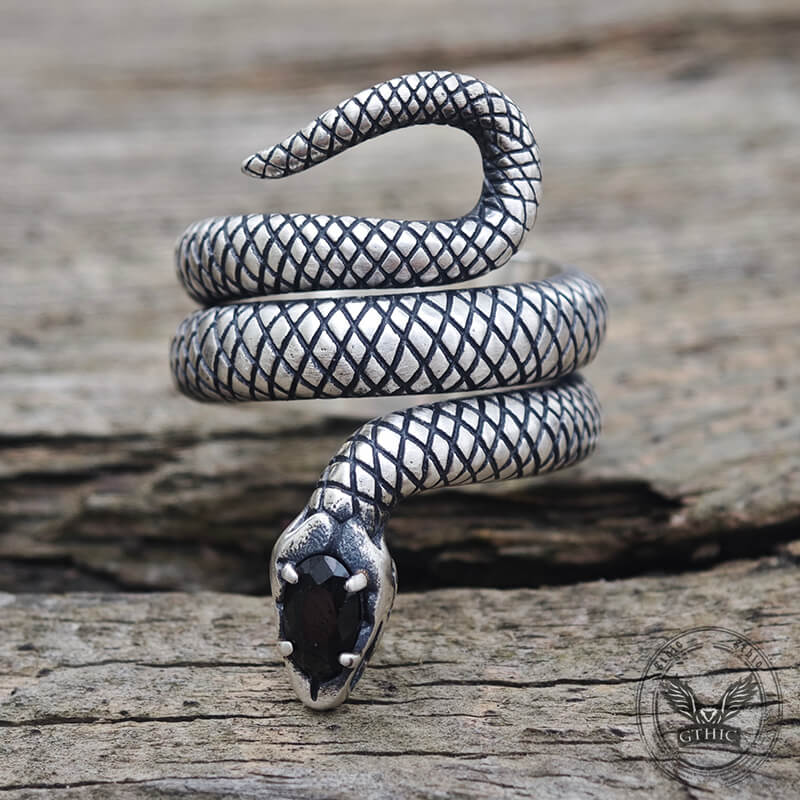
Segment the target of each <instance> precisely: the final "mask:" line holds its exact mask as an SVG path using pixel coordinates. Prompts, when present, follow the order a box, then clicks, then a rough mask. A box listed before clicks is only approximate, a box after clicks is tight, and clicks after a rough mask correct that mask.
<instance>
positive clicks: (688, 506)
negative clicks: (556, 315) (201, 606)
mask: <svg viewBox="0 0 800 800" xmlns="http://www.w3.org/2000/svg"><path fill="white" fill-rule="evenodd" d="M645 5H646V6H647V9H646V10H645V9H644V6H645ZM417 6H418V7H415V8H416V10H415V15H416V16H411V17H408V19H406V17H405V16H404V15H403V14H401V13H400V10H399V9H400V7H399V6H398V7H397V8H392V7H389V6H385V7H384V6H383V5H380V6H373V5H370V4H366V3H354V4H352V5H349V6H347V8H346V9H341V8H339V7H338V4H335V5H330V7H328V6H325V5H324V4H322V5H314V6H313V8H314V12H313V14H312V13H311V12H310V11H309V12H308V14H303V13H302V12H298V13H299V16H293V15H291V14H289V12H288V11H284V12H281V13H277V14H275V15H274V16H270V21H269V22H268V23H267V22H266V21H262V23H260V24H259V25H253V24H252V20H250V19H249V17H250V16H252V15H256V14H257V15H259V16H260V17H262V18H263V16H264V12H263V11H258V10H257V9H256V8H255V7H254V6H252V5H249V4H246V3H240V4H238V5H237V6H236V7H229V6H226V7H225V10H224V11H222V10H220V11H212V10H209V9H207V10H206V11H196V10H195V9H194V7H193V6H191V7H190V6H186V7H184V6H182V5H180V4H177V5H176V4H153V5H152V6H148V8H147V11H146V13H145V12H144V11H143V10H141V9H140V7H139V4H137V5H136V7H135V9H134V7H133V6H131V7H127V6H124V7H119V8H116V7H114V6H108V7H105V6H98V7H95V6H94V5H91V6H90V5H88V4H87V5H86V6H85V7H82V9H83V10H80V8H76V6H75V4H70V5H69V6H64V7H56V8H51V9H49V10H48V11H47V20H45V18H44V17H43V16H42V15H43V13H44V12H43V11H41V10H39V11H37V10H36V7H34V6H25V5H24V4H13V5H12V7H11V8H10V9H7V11H6V12H5V13H4V30H3V31H2V33H0V36H3V37H4V38H3V47H2V48H0V59H2V64H3V69H2V70H0V87H2V91H1V92H0V103H2V106H1V107H0V110H2V116H3V120H4V129H5V132H4V136H3V138H2V140H0V166H2V173H3V175H4V182H5V186H6V187H7V188H6V190H4V192H3V194H2V202H3V214H2V219H0V226H2V228H0V233H1V236H2V252H0V258H2V270H1V271H0V302H2V322H3V330H4V332H5V335H4V346H3V348H2V350H1V351H0V370H2V382H0V419H1V420H2V432H3V445H4V447H3V451H2V458H0V480H2V485H3V492H2V495H0V528H1V529H2V530H1V532H0V586H5V587H7V588H14V587H17V588H18V587H20V586H27V587H28V588H30V589H37V588H38V589H48V588H49V589H55V590H58V589H65V588H86V587H96V588H113V587H123V588H125V587H127V588H139V587H149V588H161V589H173V588H174V589H186V588H192V587H205V588H211V589H222V590H233V591H248V592H249V591H258V590H261V589H262V588H263V582H262V579H263V575H262V570H261V563H262V561H263V558H264V557H265V555H266V553H267V552H268V550H269V548H270V546H271V542H272V540H273V539H274V537H275V536H276V535H277V532H278V531H279V530H280V529H281V527H282V525H283V524H284V523H285V522H286V521H288V520H289V519H290V518H291V517H292V516H293V515H294V514H295V513H296V510H297V509H298V508H299V507H300V506H301V504H302V503H303V501H304V499H305V495H306V492H307V487H308V486H309V485H310V484H311V483H312V482H313V480H314V478H315V476H316V475H317V474H318V473H319V471H320V469H321V468H322V466H323V465H324V463H325V461H326V459H327V457H328V455H329V454H330V453H332V452H333V451H334V450H335V449H336V446H337V444H338V443H339V441H340V440H341V439H342V437H344V436H345V435H346V434H347V433H348V432H349V431H350V430H352V428H353V427H354V426H355V424H356V421H355V419H353V417H358V418H359V419H363V418H367V417H369V416H371V415H373V414H374V413H376V411H377V410H378V409H379V408H380V406H379V405H378V404H376V403H375V402H374V401H362V402H355V403H353V402H350V403H347V404H341V403H340V404H338V405H337V404H335V403H334V404H330V402H328V404H327V405H326V403H325V401H322V402H317V403H312V404H302V403H301V404H291V405H288V404H287V405H281V404H278V405H277V406H276V405H272V406H267V405H255V406H248V407H240V408H236V409H231V408H230V407H216V408H213V407H208V406H202V405H197V404H194V403H191V402H188V401H186V400H185V399H184V398H182V397H179V396H178V395H177V394H176V393H175V392H174V390H173V388H172V385H171V381H170V378H169V375H168V368H167V360H166V348H167V343H168V340H169V338H170V336H171V334H172V332H173V330H174V328H175V326H176V325H177V323H178V322H179V320H180V319H181V318H182V317H183V315H184V314H185V313H186V312H187V311H188V310H189V309H190V308H191V303H190V301H189V300H188V299H187V298H186V297H184V295H183V293H182V291H181V289H180V288H179V287H178V286H177V284H176V282H175V280H174V274H173V266H172V263H171V259H172V246H173V242H174V240H175V238H176V236H177V235H178V233H179V232H180V231H181V230H182V228H183V227H184V226H185V225H186V224H187V223H188V222H190V221H192V220H194V219H198V218H202V217H203V216H207V215H213V214H218V213H227V212H236V211H244V210H257V209H260V208H264V207H268V208H271V209H276V210H329V211H340V212H346V211H352V212H362V213H369V214H375V215H393V214H404V215H412V216H429V215H447V214H450V213H458V212H460V211H462V210H464V209H466V208H468V207H469V205H470V204H471V203H472V201H473V198H474V197H475V196H476V193H477V190H478V186H479V176H478V171H477V154H476V153H475V152H474V148H473V145H472V144H471V142H470V141H469V140H468V137H466V136H463V135H459V134H457V133H455V132H453V131H447V130H442V129H438V128H435V129H429V130H413V131H404V132H402V133H401V134H394V135H391V136H387V137H385V138H384V139H382V140H379V141H376V142H371V143H367V144H366V145H364V146H363V147H359V148H357V149H356V150H355V151H353V152H350V153H347V154H344V155H343V156H340V157H339V158H337V159H335V160H334V161H333V162H331V163H330V164H326V165H324V166H321V167H318V168H317V169H315V170H311V171H310V172H308V173H306V174H304V175H299V176H296V177H294V178H292V179H290V180H286V181H282V182H271V183H269V184H261V183H258V182H254V181H248V180H247V179H245V178H244V177H243V176H242V175H240V174H239V172H238V163H239V160H240V158H241V157H242V156H243V155H244V154H247V153H249V152H251V151H252V150H253V149H254V148H258V147H260V146H262V145H265V144H266V143H269V142H272V141H274V140H277V139H279V138H281V137H282V136H283V135H284V134H285V133H286V132H287V131H291V130H293V129H294V128H295V127H296V126H298V125H300V124H302V123H304V122H306V121H307V120H309V119H310V118H311V117H312V116H313V115H315V114H316V113H318V112H319V111H321V110H322V109H324V108H326V107H327V106H329V105H330V104H331V103H333V102H336V101H337V100H338V99H340V97H342V96H344V95H345V94H347V93H348V92H350V91H351V90H353V89H354V88H357V87H360V86H362V85H368V84H370V83H371V82H373V81H375V80H377V79H379V78H381V77H385V76H386V75H388V74H393V73H396V72H398V71H402V70H407V69H413V68H416V67H420V66H423V65H428V64H430V63H431V61H435V62H439V61H440V57H441V59H445V57H447V58H446V60H447V64H448V66H451V67H453V68H456V69H463V70H471V71H473V72H477V73H479V74H480V75H481V76H482V77H485V78H486V79H487V80H489V81H491V82H494V83H495V84H497V85H499V86H502V88H503V89H505V90H507V91H508V92H509V93H510V94H511V95H512V96H513V97H514V98H515V99H517V101H518V102H519V103H520V105H521V106H522V107H523V108H524V109H525V110H526V111H527V112H528V113H529V116H530V118H531V120H532V123H533V126H534V129H535V131H536V132H537V135H538V137H539V139H540V140H541V142H542V147H543V152H544V167H545V199H544V205H543V210H542V214H541V217H540V221H539V223H538V224H537V228H536V230H535V231H534V232H533V234H532V235H531V236H530V237H529V239H528V240H527V244H526V248H527V250H526V252H528V253H532V252H536V253H539V254H541V255H545V256H548V257H551V258H559V259H562V260H564V261H567V262H572V263H575V264H579V265H581V266H583V267H584V268H585V269H586V270H587V271H590V272H592V273H593V274H594V275H596V276H597V277H598V278H600V279H601V280H602V281H604V282H605V283H606V285H607V287H608V293H609V297H610V302H611V309H612V318H611V328H610V333H609V338H608V342H607V344H606V346H605V347H604V349H603V350H602V351H601V355H600V357H599V358H598V361H597V363H596V364H595V365H593V366H592V367H591V368H590V370H589V374H590V375H591V376H592V378H593V380H594V381H595V383H596V385H597V388H598V390H599V392H600V395H601V397H602V398H603V400H604V404H605V408H606V433H605V437H604V439H603V443H602V446H601V448H600V450H599V451H598V453H597V454H596V456H595V457H594V458H593V459H592V461H591V462H590V463H589V464H587V465H586V466H585V467H581V468H579V469H576V470H573V471H571V472H569V473H568V474H565V475H563V476H559V477H556V478H554V479H552V480H550V481H547V482H546V483H545V482H541V481H540V482H538V483H537V482H529V483H517V484H516V485H509V486H504V487H502V488H498V487H489V488H478V489H472V490H468V491H466V492H464V493H442V494H439V495H434V496H430V497H428V498H425V497H423V498H420V499H419V500H418V501H416V502H413V503H409V504H408V505H407V506H406V507H405V508H404V509H403V510H402V511H401V512H400V513H399V514H398V516H397V518H396V519H395V520H394V521H393V523H392V525H391V529H390V535H391V537H392V540H393V542H394V545H393V547H394V551H395V554H396V556H397V558H398V562H399V565H400V569H401V572H402V574H403V575H404V577H405V580H406V581H408V582H409V583H410V584H411V585H418V586H426V585H431V584H434V583H441V582H443V581H444V582H447V583H451V584H452V583H461V584H465V585H472V584H475V583H476V582H477V583H483V584H486V585H497V584H498V583H501V584H505V585H528V584H531V583H536V582H539V581H555V582H563V581H569V580H574V579H578V578H586V577H591V576H593V575H620V576H621V575H627V574H635V573H637V572H639V571H641V570H643V569H648V568H653V567H660V566H666V567H668V568H670V569H682V568H684V567H686V566H687V565H693V564H695V565H696V564H700V565H702V564H708V563H711V562H714V561H716V560H720V559H723V558H725V557H728V556H731V555H757V554H759V553H765V552H771V551H773V550H774V549H775V548H776V547H780V546H781V544H782V543H783V542H784V541H786V540H790V539H792V538H793V537H794V536H795V532H796V528H797V523H798V520H800V335H798V331H799V330H800V329H799V328H798V314H797V309H798V308H799V307H800V283H798V281H797V275H798V262H797V252H798V247H800V226H798V224H797V208H798V207H799V206H800V189H799V188H798V187H799V186H800V182H798V180H797V178H798V169H799V167H798V164H800V137H799V136H798V131H800V116H798V107H797V102H796V99H797V92H798V84H797V74H798V59H799V58H800V56H799V55H798V54H799V53H800V47H798V43H800V14H798V13H797V9H796V6H795V4H793V3H790V2H785V3H781V2H769V3H759V4H758V5H757V6H753V7H752V8H751V7H750V6H749V5H748V4H747V3H734V2H730V3H725V2H717V3H713V4H711V5H709V4H704V6H703V8H704V11H703V13H702V14H700V13H698V11H697V4H694V3H684V2H678V0H672V1H671V2H669V3H666V4H663V3H662V4H660V11H659V13H658V14H656V15H653V14H652V9H651V8H650V6H649V4H639V5H637V4H635V3H625V2H618V3H610V4H609V3H606V4H601V6H598V5H597V4H593V3H580V2H573V3H569V4H564V3H553V4H546V5H543V6H542V8H541V9H538V10H537V11H536V12H535V13H531V11H530V10H529V8H528V4H526V3H518V4H514V5H512V6H510V7H509V10H508V14H506V13H504V14H498V15H495V14H493V15H492V20H493V22H492V24H491V25H487V24H485V18H484V12H482V11H481V10H480V9H481V8H482V7H483V6H482V5H480V4H474V7H473V6H467V7H465V10H464V12H463V15H460V16H459V23H458V24H454V23H451V22H446V21H445V20H446V14H447V11H446V9H438V10H437V9H428V7H427V6H428V4H423V3H418V4H417ZM423 6H424V9H423ZM293 7H294V5H293ZM309 8H310V7H309ZM378 8H380V9H381V10H380V11H378ZM384 9H385V10H384ZM431 14H432V15H433V17H432V20H433V21H431V18H430V15H431ZM361 15H365V16H364V19H363V21H360V22H359V23H358V26H356V23H355V22H354V20H355V19H356V18H359V19H360V18H361ZM401 17H402V19H404V20H405V22H403V23H402V24H400V23H399V21H398V20H399V19H400V18H401ZM185 20H191V21H192V24H191V25H188V24H183V23H184V21H185ZM310 20H316V24H311V22H310ZM331 26H333V27H331ZM356 27H358V28H359V30H361V31H363V35H359V36H357V37H355V38H351V37H348V36H346V33H345V32H347V31H349V30H350V29H355V28H356ZM123 31H124V33H123ZM387 36H389V37H390V38H391V41H392V43H393V44H392V47H391V48H390V49H389V50H388V51H387V50H386V37H387ZM306 37H308V38H307V41H308V46H307V47H301V46H300V43H301V42H305V41H306ZM234 41H235V42H236V46H234V45H233V42H234ZM436 43H438V44H436ZM437 48H438V49H437ZM504 56H505V58H506V60H504ZM429 145H430V148H429V149H428V146H429ZM400 165H402V167H400ZM526 270H527V267H526V263H525V260H524V259H522V260H521V262H520V264H519V265H518V266H517V267H516V268H508V269H506V270H504V271H501V272H499V273H497V274H496V275H494V276H492V278H491V279H492V280H499V281H502V280H509V279H512V278H515V277H523V276H524V275H525V274H526ZM331 414H335V415H338V416H340V417H341V416H346V417H349V419H346V420H345V421H339V422H336V421H331V419H330V415H331ZM575 489H580V490H581V495H580V499H576V495H575V492H574V491H573V490H575ZM498 494H500V495H502V498H503V500H502V502H501V503H497V502H491V501H489V500H488V499H487V497H495V496H497V495H498ZM406 585H408V583H407V584H406Z"/></svg>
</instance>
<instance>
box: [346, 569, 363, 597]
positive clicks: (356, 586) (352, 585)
mask: <svg viewBox="0 0 800 800" xmlns="http://www.w3.org/2000/svg"><path fill="white" fill-rule="evenodd" d="M366 585H367V574H366V573H365V572H356V574H355V575H351V576H350V577H349V578H348V579H347V580H346V581H345V583H344V588H345V589H346V590H347V591H348V592H350V593H351V594H352V593H353V592H360V591H361V590H362V589H363V588H365V587H366Z"/></svg>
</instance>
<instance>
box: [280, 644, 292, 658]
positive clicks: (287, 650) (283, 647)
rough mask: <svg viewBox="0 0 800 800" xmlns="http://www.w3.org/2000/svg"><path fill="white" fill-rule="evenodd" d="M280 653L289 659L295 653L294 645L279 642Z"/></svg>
mask: <svg viewBox="0 0 800 800" xmlns="http://www.w3.org/2000/svg"><path fill="white" fill-rule="evenodd" d="M278 652H279V653H280V654H281V655H282V656H283V657H284V658H289V656H290V655H291V654H292V653H294V645H293V644H292V643H291V642H286V641H284V642H278Z"/></svg>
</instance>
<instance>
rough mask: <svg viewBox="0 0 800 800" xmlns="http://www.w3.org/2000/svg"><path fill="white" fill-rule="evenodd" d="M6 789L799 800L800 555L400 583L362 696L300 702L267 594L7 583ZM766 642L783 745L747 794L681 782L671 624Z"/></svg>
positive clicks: (0, 744) (0, 739)
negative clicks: (715, 628) (650, 670)
mask: <svg viewBox="0 0 800 800" xmlns="http://www.w3.org/2000/svg"><path fill="white" fill-rule="evenodd" d="M0 604H2V609H1V610H2V613H3V618H4V621H5V623H6V624H7V625H8V631H9V633H8V635H7V636H5V637H4V638H3V640H2V642H0V696H1V697H2V700H0V796H3V797H4V796H6V795H5V792H6V791H12V790H13V793H14V796H16V797H19V798H30V799H31V800H32V799H33V798H44V797H47V798H55V799H56V800H64V799H65V798H75V799H76V800H77V798H80V799H81V800H84V799H85V798H90V797H103V798H130V797H140V796H148V797H182V796H191V797H203V798H219V797H241V798H251V797H252V798H256V797H259V798H261V797H267V796H276V797H284V798H288V797H292V798H294V797H332V798H333V797H336V798H351V797H353V796H363V797H370V798H391V800H394V799H395V798H397V797H411V796H425V797H450V798H454V797H464V798H466V797H488V798H499V797H545V798H549V797H553V798H555V797H581V798H600V797H602V798H630V797H645V796H647V797H650V798H653V800H658V798H672V797H677V796H702V797H720V798H722V797H725V798H737V797H738V798H762V797H763V798H770V800H783V798H787V799H788V798H794V797H796V796H797V793H796V789H797V784H796V779H797V758H798V753H800V725H799V724H798V718H797V715H796V711H797V705H796V698H797V696H798V692H800V660H799V659H798V649H797V646H796V644H797V642H798V640H800V603H799V602H798V597H797V569H796V564H794V563H790V562H788V561H780V560H778V559H764V560H761V561H757V562H756V561H742V562H733V563H730V564H727V565H724V566H721V567H717V568H716V569H714V570H713V571H710V572H698V573H694V574H692V575H686V576H681V577H680V578H677V579H675V578H663V577H662V578H634V579H630V580H627V581H613V582H603V581H599V582H593V583H584V584H580V585H579V586H578V587H551V588H543V589H537V590H529V589H519V590H510V591H506V592H501V591H497V590H472V591H471V590H465V589H448V590H437V591H430V592H425V593H422V594H405V595H401V597H400V599H399V602H398V605H397V608H396V611H395V614H393V616H392V625H391V626H390V627H389V629H388V630H387V633H386V637H385V639H384V643H383V644H382V646H381V648H380V649H379V650H378V652H377V653H376V656H375V662H374V664H373V666H371V667H370V668H369V670H367V672H366V674H365V676H364V679H363V680H362V682H361V684H360V686H359V690H358V694H357V697H356V698H354V699H353V701H352V702H350V703H348V704H347V705H346V706H345V707H343V708H342V709H341V710H339V711H335V712H330V713H319V712H312V711H308V710H307V709H304V708H303V707H302V706H301V705H300V703H299V702H298V701H297V700H296V699H295V698H294V697H293V696H292V695H291V692H290V690H289V689H288V687H287V686H286V684H285V683H284V680H283V675H282V669H283V668H282V667H281V666H279V665H278V663H277V662H276V659H275V657H274V650H273V647H272V642H271V641H270V637H271V631H272V625H273V624H274V620H273V612H272V609H271V607H269V606H268V603H267V602H266V600H265V599H263V598H262V599H259V598H249V597H242V596H235V595H220V594H211V593H201V594H198V595H185V594H150V595H130V594H106V595H102V594H94V595H80V594H76V595H70V596H68V597H64V596H60V595H55V596H54V595H18V596H16V597H14V596H12V595H0ZM708 624H711V625H725V626H727V627H730V628H733V629H735V630H739V631H742V632H746V633H748V634H750V635H751V636H752V637H753V638H754V639H755V640H756V641H757V642H761V643H762V645H763V648H764V649H765V650H766V652H767V653H768V657H769V658H770V660H771V661H772V663H773V666H774V667H775V668H776V670H777V671H778V674H779V676H780V681H781V683H782V688H783V694H784V697H785V698H786V710H785V713H784V725H783V726H782V731H781V733H780V735H779V738H778V741H777V744H776V746H775V749H774V751H773V754H772V756H771V757H770V758H769V760H768V761H767V762H765V763H764V764H763V765H762V767H761V768H760V769H759V770H758V772H757V774H754V775H752V776H750V777H748V778H746V779H745V780H744V781H743V782H742V783H740V784H738V785H737V786H735V787H733V788H723V787H719V786H717V787H715V786H714V785H713V784H708V785H705V786H703V785H702V784H700V785H699V787H698V788H697V790H696V792H697V794H694V792H693V791H692V789H691V788H689V787H685V786H682V785H681V784H679V783H677V782H675V781H669V780H668V779H666V778H665V777H664V776H663V775H662V773H661V772H660V771H659V770H658V768H657V767H656V766H655V764H654V763H653V762H652V761H651V760H650V757H649V756H648V754H647V752H646V750H645V749H644V746H643V744H642V742H641V740H640V738H639V733H638V729H637V723H636V716H635V700H634V698H635V692H636V686H637V682H638V680H639V679H640V676H641V674H642V672H643V671H644V669H645V665H646V663H647V661H648V659H649V658H650V656H651V655H652V654H653V653H654V652H655V650H656V649H657V648H658V647H659V646H660V645H661V644H662V643H664V642H665V641H666V640H667V639H668V638H669V636H670V635H672V634H674V633H676V632H678V631H679V630H682V629H685V628H687V627H693V626H699V625H708Z"/></svg>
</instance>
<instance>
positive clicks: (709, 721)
mask: <svg viewBox="0 0 800 800" xmlns="http://www.w3.org/2000/svg"><path fill="white" fill-rule="evenodd" d="M757 690H758V683H757V681H756V680H755V678H754V677H753V674H752V672H750V673H748V674H747V675H745V676H744V677H742V678H739V679H737V680H735V681H733V683H731V684H729V685H728V687H727V688H726V689H725V691H724V692H723V693H722V696H721V697H720V698H719V700H718V701H717V702H716V703H714V704H704V703H702V702H701V701H700V699H699V698H698V697H697V695H696V694H695V693H694V690H693V689H692V687H691V686H689V684H688V683H687V682H686V681H683V680H681V679H680V678H673V677H667V678H664V679H663V680H662V682H661V691H662V694H663V696H664V698H665V699H666V701H667V703H668V704H669V705H670V706H671V708H672V710H673V711H675V712H676V713H678V714H680V715H681V716H683V717H686V719H688V720H689V721H690V722H692V723H693V724H692V725H690V726H688V727H684V728H681V729H680V730H678V731H677V737H678V743H679V745H698V744H703V745H706V744H707V745H710V746H714V745H734V746H735V747H737V748H738V747H740V746H741V730H740V729H739V728H735V727H733V726H730V725H726V724H725V723H726V722H727V721H728V720H729V719H732V718H733V717H735V716H736V715H737V714H738V713H739V712H740V711H742V710H743V709H744V708H746V707H747V705H748V703H750V701H751V700H752V699H753V695H754V694H755V693H756V691H757Z"/></svg>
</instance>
